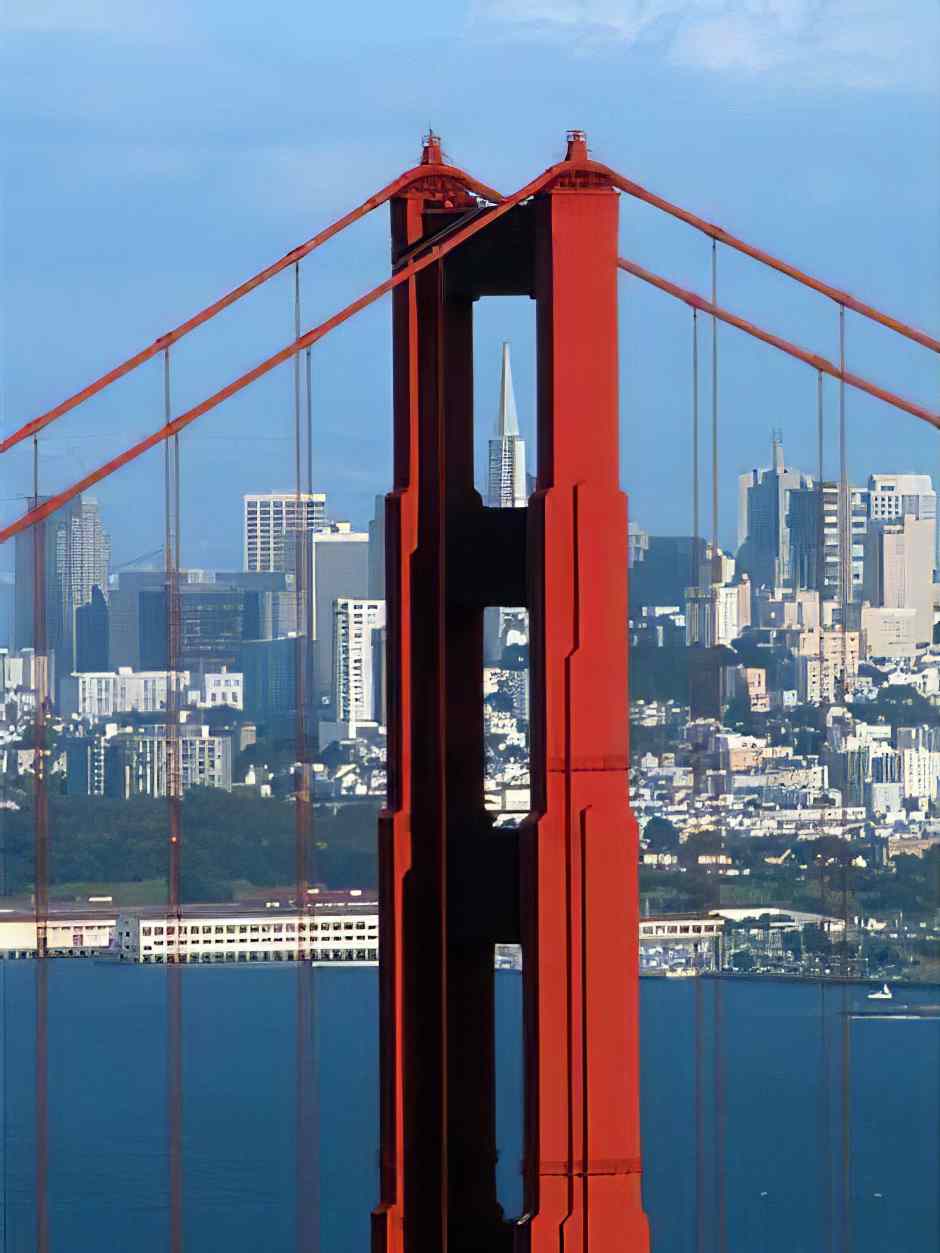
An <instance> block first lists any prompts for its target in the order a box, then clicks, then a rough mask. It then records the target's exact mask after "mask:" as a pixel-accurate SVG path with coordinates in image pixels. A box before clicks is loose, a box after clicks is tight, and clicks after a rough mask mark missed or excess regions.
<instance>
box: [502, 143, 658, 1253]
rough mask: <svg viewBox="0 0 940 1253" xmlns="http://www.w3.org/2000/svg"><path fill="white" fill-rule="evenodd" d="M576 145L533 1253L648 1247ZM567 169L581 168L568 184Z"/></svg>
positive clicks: (543, 481)
mask: <svg viewBox="0 0 940 1253" xmlns="http://www.w3.org/2000/svg"><path fill="white" fill-rule="evenodd" d="M585 157H586V148H585V146H584V142H583V139H582V138H581V137H578V136H576V137H575V139H574V141H573V142H572V144H571V145H570V147H569V159H570V161H571V173H570V175H569V176H568V177H566V178H564V179H561V180H559V182H558V183H557V184H555V185H554V186H553V187H552V188H550V189H549V191H548V193H547V194H546V195H544V196H543V197H541V198H540V200H539V203H538V205H537V216H536V228H535V229H536V242H535V248H536V261H535V295H536V300H537V310H538V312H537V317H538V435H539V441H538V442H539V450H538V484H537V491H536V493H535V495H534V497H533V499H532V501H531V502H530V505H529V513H530V518H529V533H528V544H529V552H528V558H527V559H528V565H529V592H530V603H529V610H530V615H531V617H530V633H531V634H530V639H531V667H532V679H531V682H532V695H531V702H532V707H533V715H534V716H533V722H532V750H531V751H532V757H531V776H532V804H533V814H532V816H531V817H530V819H529V820H528V821H527V824H526V831H525V835H524V838H523V845H522V850H521V853H522V882H523V885H524V887H523V893H522V928H523V942H524V952H525V960H526V963H527V968H530V969H531V974H530V975H529V976H528V977H527V979H526V992H525V996H526V1019H527V1026H528V1030H527V1040H526V1063H527V1076H526V1078H527V1091H528V1104H529V1120H528V1127H527V1136H526V1155H525V1158H526V1192H527V1208H528V1209H529V1211H530V1213H531V1215H532V1217H531V1218H530V1219H529V1221H528V1223H527V1226H528V1228H529V1238H530V1247H531V1249H532V1250H533V1253H543V1251H544V1253H549V1251H552V1253H554V1251H555V1250H562V1249H563V1250H565V1251H566V1253H568V1251H569V1250H578V1251H579V1253H580V1251H581V1250H584V1251H585V1253H588V1251H590V1253H600V1251H604V1253H606V1251H607V1250H611V1251H612V1250H615V1249H616V1250H624V1253H627V1251H629V1253H640V1251H641V1250H647V1249H648V1248H649V1233H648V1230H647V1223H646V1218H645V1216H644V1214H643V1209H642V1197H641V1190H640V1180H641V1176H640V1132H639V1059H638V988H639V981H638V950H637V936H638V930H639V927H638V899H637V891H638V888H637V871H636V867H637V860H638V856H637V832H636V823H635V820H634V818H633V815H632V813H631V811H630V808H629V803H628V769H629V747H628V732H629V713H628V694H627V581H626V580H627V559H626V543H627V505H626V497H625V496H624V495H623V493H622V492H621V491H620V487H619V467H620V456H619V415H618V397H617V390H618V367H617V342H618V337H617V283H616V260H617V198H616V195H615V194H614V191H613V188H612V187H611V185H610V183H609V182H608V181H607V180H605V179H604V178H603V177H598V175H597V174H596V173H592V171H591V170H590V168H589V167H588V166H587V163H586V161H585ZM579 166H580V167H581V168H579Z"/></svg>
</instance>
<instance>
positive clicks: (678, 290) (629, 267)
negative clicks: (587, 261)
mask: <svg viewBox="0 0 940 1253" xmlns="http://www.w3.org/2000/svg"><path fill="white" fill-rule="evenodd" d="M617 264H618V265H619V267H620V268H621V270H623V271H624V272H625V273H627V274H632V275H633V276H634V277H635V278H639V279H642V280H643V282H644V283H649V284H651V285H652V286H653V287H658V288H659V290H660V291H664V292H666V293H667V294H668V295H670V296H675V298H676V299H677V300H681V301H683V302H684V303H685V304H687V305H689V306H690V307H691V308H693V309H700V310H701V311H702V312H703V313H708V314H711V315H712V316H713V317H716V318H718V320H719V321H720V322H726V323H727V324H728V326H734V327H737V329H738V330H739V331H744V333H745V334H746V335H752V336H753V337H754V338H755V339H759V340H761V342H762V343H765V344H769V345H770V346H771V348H776V349H778V350H779V351H780V352H782V353H786V355H787V356H789V357H795V358H796V359H797V361H803V362H805V364H806V365H811V366H812V367H813V369H814V370H819V371H820V372H821V373H823V374H828V375H830V376H831V377H832V378H834V379H840V380H842V381H843V382H845V383H847V384H848V385H849V387H854V388H856V389H857V390H858V391H860V392H866V393H867V394H868V395H869V396H874V397H875V399H876V400H883V401H884V402H885V404H887V405H892V406H893V407H894V408H895V409H903V410H904V412H905V413H910V414H913V416H914V417H915V418H920V419H921V421H923V422H929V423H930V425H931V426H936V427H938V428H940V414H938V413H934V412H933V411H932V410H930V409H926V408H924V406H923V405H918V404H915V403H914V401H913V400H906V399H905V398H904V397H903V396H898V395H896V394H895V393H894V392H889V391H888V390H887V389H886V388H884V387H879V386H878V384H877V383H872V382H869V380H868V379H864V378H862V377H861V375H859V374H853V373H852V372H851V371H850V370H843V369H842V368H841V367H840V366H838V365H834V364H833V363H832V362H831V361H827V360H826V358H825V357H820V356H819V354H818V353H815V352H810V351H809V350H808V349H806V348H801V347H800V346H799V345H798V344H793V343H791V342H790V341H789V340H787V339H783V338H781V336H779V335H774V334H773V332H771V331H765V330H764V329H763V328H762V327H760V326H757V325H756V323H754V322H748V321H746V320H745V319H744V318H740V317H738V315H737V314H736V313H731V312H730V311H729V310H727V309H722V308H721V306H720V305H716V304H713V303H712V301H710V300H706V299H705V297H704V296H699V295H697V294H696V293H695V292H693V291H687V290H686V289H685V288H684V287H680V286H679V285H678V284H677V283H671V282H670V281H669V279H666V278H662V277H661V276H660V275H659V274H653V272H652V271H651V270H645V269H644V268H643V266H641V265H637V264H636V262H635V261H627V260H626V258H624V257H618V259H617Z"/></svg>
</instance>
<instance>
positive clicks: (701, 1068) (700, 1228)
mask: <svg viewBox="0 0 940 1253" xmlns="http://www.w3.org/2000/svg"><path fill="white" fill-rule="evenodd" d="M700 474H701V471H700V451H699V342H698V310H697V309H694V308H693V310H692V559H691V569H690V571H689V574H690V578H689V585H690V588H691V589H692V593H693V596H696V595H697V596H701V594H702V592H703V591H704V580H705V568H704V567H705V562H704V552H702V551H701V550H700V548H699V544H700V540H701V532H702V526H701V517H700V504H699V485H700ZM703 547H704V545H703ZM690 609H693V610H694V611H695V612H699V613H700V612H702V605H701V601H700V600H699V599H696V601H694V602H693V606H691V607H690ZM687 630H688V627H687ZM688 679H689V718H690V719H691V718H692V716H693V708H694V704H695V699H696V697H695V692H694V690H693V688H694V678H693V671H692V668H691V665H690V666H689V670H688ZM692 763H693V774H692V780H693V783H692V785H693V790H694V791H695V792H696V793H698V792H699V790H700V785H701V764H700V763H701V753H700V751H699V749H698V748H697V747H695V748H693V749H692ZM694 983H695V1001H694V1005H695V1251H696V1253H705V1213H706V1207H705V1001H704V989H703V987H702V981H701V979H696V980H694Z"/></svg>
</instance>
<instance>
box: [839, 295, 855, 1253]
mask: <svg viewBox="0 0 940 1253" xmlns="http://www.w3.org/2000/svg"><path fill="white" fill-rule="evenodd" d="M839 370H840V373H841V377H840V379H839V555H840V557H841V567H842V568H841V577H840V584H841V599H842V641H841V643H842V665H841V670H842V676H841V701H842V703H843V704H844V703H845V702H846V700H847V698H848V693H849V673H848V658H849V652H848V639H849V605H850V604H851V603H852V514H851V499H850V495H849V470H848V445H847V431H846V417H845V306H844V305H840V306H839ZM848 783H849V779H848V770H846V771H845V772H844V774H843V779H842V784H843V787H842V798H841V799H842V805H841V810H842V837H843V841H845V840H846V839H847V838H848V827H847V821H848V815H847V813H846V805H847V801H848ZM842 927H843V930H842V962H841V966H842V1101H841V1105H842V1145H841V1147H842V1179H841V1194H842V1195H841V1201H842V1207H841V1242H842V1250H841V1253H851V1244H852V1232H851V1142H850V1141H851V1132H850V1127H851V1117H850V1114H851V1109H850V1103H851V1073H850V1066H851V1058H850V1035H851V1017H850V1014H849V995H848V976H849V893H848V856H847V848H846V847H843V854H842Z"/></svg>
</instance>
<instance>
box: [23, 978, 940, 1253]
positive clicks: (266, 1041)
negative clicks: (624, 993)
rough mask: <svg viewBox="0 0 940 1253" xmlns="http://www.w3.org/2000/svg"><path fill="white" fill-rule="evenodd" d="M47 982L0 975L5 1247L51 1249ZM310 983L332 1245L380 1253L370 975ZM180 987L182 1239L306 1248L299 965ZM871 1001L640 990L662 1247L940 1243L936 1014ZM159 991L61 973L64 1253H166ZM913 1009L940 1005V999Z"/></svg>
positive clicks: (513, 994)
mask: <svg viewBox="0 0 940 1253" xmlns="http://www.w3.org/2000/svg"><path fill="white" fill-rule="evenodd" d="M34 971H35V968H34V966H33V965H32V964H30V963H25V962H23V963H13V962H10V963H5V964H4V965H3V967H2V968H0V980H2V981H3V983H2V985H0V986H2V991H3V994H4V996H5V1002H6V1010H5V1014H4V1015H3V1019H2V1021H4V1022H5V1023H6V1034H5V1038H4V1040H3V1057H4V1082H3V1093H2V1094H3V1122H4V1127H5V1133H4V1143H5V1147H6V1152H5V1161H4V1163H3V1187H4V1208H3V1213H4V1218H5V1230H4V1231H3V1239H0V1251H2V1253H31V1250H32V1249H33V1248H34V1247H35V1244H34V1233H33V1215H32V1186H33V1151H34V1141H33V1128H34V1104H33V1101H34V1089H33V1084H34V1072H33V1063H32V1050H33V1015H34V1008H35V1000H34V977H35V976H34ZM312 977H313V981H314V998H315V1018H316V1023H317V1048H316V1055H317V1069H318V1076H319V1079H318V1083H317V1099H318V1104H319V1116H320V1127H321V1136H320V1166H319V1170H320V1186H319V1191H320V1201H321V1206H320V1208H321V1213H320V1233H321V1247H322V1249H323V1250H324V1253H347V1251H348V1253H358V1251H360V1250H361V1251H362V1253H365V1251H366V1250H367V1249H368V1225H369V1224H368V1214H369V1209H370V1207H371V1205H372V1204H373V1202H374V1200H375V1194H376V1178H377V1172H376V1149H377V1122H378V1110H377V1094H376V1089H377V1069H378V1063H377V1016H376V1014H377V980H376V972H375V970H374V969H349V968H348V967H347V968H344V969H338V970H331V969H323V968H320V969H317V970H316V971H315V972H313V976H312ZM182 978H183V987H184V1067H185V1092H186V1100H185V1129H184V1155H185V1177H186V1198H185V1222H186V1248H187V1250H190V1251H192V1253H217V1251H222V1250H224V1251H225V1253H260V1251H261V1250H264V1251H265V1253H293V1250H294V1223H295V1167H294V1161H295V1152H294V1104H293V1092H294V1039H295V1031H294V1028H295V1021H294V1003H295V992H296V975H295V972H294V969H293V968H291V967H283V966H281V967H279V966H274V967H254V966H248V967H246V966H239V967H235V968H232V967H224V966H222V967H190V968H187V969H185V970H183V971H182ZM690 985H691V986H690ZM520 990H521V984H520V979H519V976H518V975H515V974H511V973H499V974H498V975H497V1001H498V1020H499V1028H498V1040H499V1044H500V1069H499V1076H498V1092H497V1113H498V1132H499V1140H500V1146H501V1149H500V1161H499V1181H500V1188H501V1195H502V1199H503V1203H504V1206H505V1208H506V1210H507V1212H508V1213H516V1212H518V1211H519V1209H520V1207H521V1187H520V1176H519V1151H520V1138H519V1133H520V1127H519V1091H520V1083H521V1059H520V1056H519V1049H518V1031H519V1025H520ZM864 991H865V990H864V989H861V988H852V989H850V990H849V991H848V992H847V993H845V994H843V991H842V989H838V988H830V989H828V990H827V992H826V995H825V1001H824V1002H823V1001H822V1000H821V994H820V990H819V988H818V987H816V986H814V985H809V984H778V983H761V982H738V983H735V982H721V983H716V982H713V981H698V982H693V981H691V980H689V981H678V980H676V981H664V980H663V981H660V980H645V981H643V983H642V985H641V1002H642V1027H643V1035H642V1040H643V1044H642V1051H643V1055H642V1079H643V1125H644V1152H645V1165H646V1176H645V1195H646V1206H647V1210H648V1212H649V1215H650V1220H651V1224H652V1228H653V1233H654V1235H653V1249H654V1253H692V1250H694V1249H696V1247H697V1245H696V1239H697V1230H696V1227H697V1223H701V1233H702V1239H703V1244H702V1245H701V1246H700V1247H702V1248H703V1249H704V1250H707V1251H709V1253H710V1251H711V1250H715V1251H716V1253H717V1250H718V1249H719V1248H721V1247H722V1245H721V1244H720V1242H719V1233H720V1229H721V1228H722V1227H724V1230H725V1233H726V1237H725V1243H724V1247H725V1248H726V1249H727V1250H729V1251H730V1253H829V1251H830V1249H831V1250H833V1251H835V1250H838V1253H848V1251H849V1250H851V1253H936V1251H937V1250H940V1203H938V1186H937V1185H938V1179H940V1020H937V1019H934V1020H929V1019H927V1020H924V1019H921V1020H913V1021H901V1020H898V1021H883V1020H881V1021H879V1020H864V1019H859V1018H848V1019H847V1018H846V1017H845V1016H844V1014H843V1012H842V1011H843V1009H844V1008H846V1007H847V1008H849V1009H850V1010H851V1009H858V1008H863V1009H864V1008H870V1005H866V1001H865V995H864ZM843 995H845V996H846V1001H845V1004H843ZM165 997H166V971H165V970H162V969H160V968H157V967H145V966H141V967H133V968H128V967H124V968H118V967H109V966H104V965H97V964H92V963H85V962H53V963H50V970H49V1005H50V1027H49V1048H50V1091H49V1097H50V1110H51V1114H50V1181H51V1183H50V1212H51V1226H52V1248H53V1250H54V1253H111V1251H112V1250H132V1251H133V1253H163V1251H164V1250H165V1249H166V1248H167V1238H168V1223H167V1177H166V1167H165V1126H166V1122H165V1100H166V1097H165V1094H166V1087H165V1073H166V1066H165V1034H164V1021H165V1004H166V999H165ZM897 999H898V1000H905V1001H910V1002H912V1003H913V1002H921V1003H922V1002H925V1001H937V1000H938V999H940V992H938V990H937V989H922V990H920V991H914V990H912V991H910V992H907V991H905V992H903V993H901V994H899V995H898V998H897ZM716 1008H717V1010H718V1012H717V1015H716ZM821 1011H822V1012H821ZM846 1023H847V1029H846V1028H845V1024H846ZM823 1024H825V1030H823ZM716 1032H717V1039H718V1041H719V1044H718V1047H716ZM697 1038H698V1039H700V1040H701V1043H702V1048H701V1050H700V1057H701V1064H700V1066H699V1068H698V1082H699V1084H700V1089H701V1092H702V1100H701V1102H700V1103H699V1105H700V1117H699V1118H698V1119H697V1117H696V1109H697V1103H696V1099H695V1093H696V1063H695V1058H696V1050H695V1043H696V1039H697ZM846 1062H847V1069H846V1065H845V1064H846ZM845 1098H847V1101H848V1120H847V1121H845V1119H844V1117H843V1115H844V1108H843V1102H844V1099H845ZM844 1145H848V1146H849V1150H850V1151H849V1154H848V1158H847V1159H846V1158H845V1156H844V1155H843V1147H844ZM697 1146H698V1148H699V1149H700V1150H701V1152H700V1153H697ZM846 1160H848V1170H847V1172H846V1171H845V1169H844V1166H845V1162H846ZM846 1180H847V1186H848V1193H847V1196H848V1205H844V1204H843V1199H844V1193H843V1186H844V1184H845V1182H846ZM699 1193H700V1194H701V1202H702V1203H701V1205H698V1206H697V1204H696V1197H697V1194H699ZM830 1234H831V1239H830ZM847 1240H848V1243H847V1242H846V1241H847Z"/></svg>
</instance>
